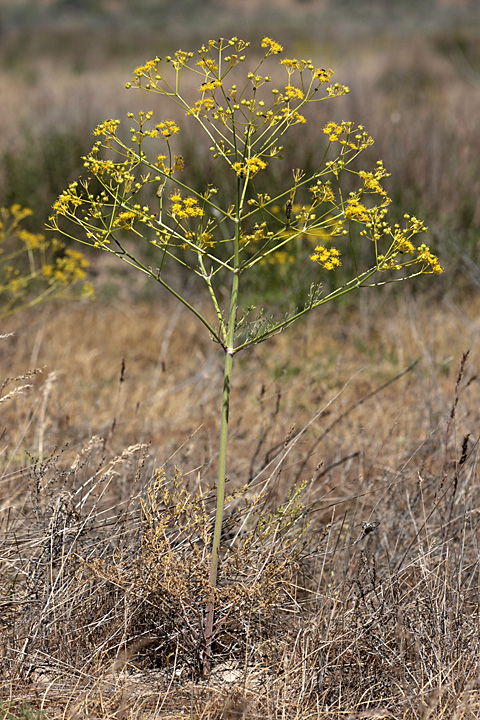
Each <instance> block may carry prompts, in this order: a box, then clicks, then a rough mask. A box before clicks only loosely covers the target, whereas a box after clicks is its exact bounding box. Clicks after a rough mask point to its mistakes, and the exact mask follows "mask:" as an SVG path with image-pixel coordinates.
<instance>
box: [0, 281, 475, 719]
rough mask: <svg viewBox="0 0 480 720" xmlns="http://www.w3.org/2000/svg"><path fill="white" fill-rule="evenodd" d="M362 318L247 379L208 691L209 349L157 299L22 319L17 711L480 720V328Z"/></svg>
mask: <svg viewBox="0 0 480 720" xmlns="http://www.w3.org/2000/svg"><path fill="white" fill-rule="evenodd" d="M359 299H360V306H359V308H358V310H355V311H353V310H351V309H350V310H348V311H347V310H343V311H341V310H339V311H337V312H330V313H328V315H327V314H326V313H324V314H323V315H322V314H321V313H319V314H317V315H315V316H312V318H311V319H310V320H309V321H308V322H305V323H303V324H302V325H299V326H298V327H297V328H295V329H294V330H293V331H292V332H291V333H290V334H289V333H285V334H284V335H280V336H279V337H277V338H276V339H275V340H274V341H273V343H272V344H271V345H270V347H268V344H265V345H263V346H260V347H259V348H258V349H257V351H256V352H255V353H252V354H250V355H248V356H245V357H244V358H243V359H242V358H241V356H240V358H239V360H238V363H237V366H236V377H235V380H234V388H233V393H234V397H233V415H232V435H231V449H230V471H229V472H230V484H229V486H230V488H231V492H232V490H234V489H235V488H237V489H239V488H241V487H244V486H245V489H244V490H243V491H242V492H240V493H235V492H234V493H233V496H232V498H231V499H230V501H229V503H228V520H227V524H226V531H225V537H224V542H223V543H222V545H223V564H222V571H221V577H220V588H219V598H218V608H219V611H218V616H217V620H218V624H217V627H216V641H215V642H216V644H215V656H216V663H215V667H214V672H213V673H212V676H211V677H210V678H209V679H208V680H201V679H200V678H199V674H198V669H199V658H200V653H201V650H202V635H201V632H202V617H203V612H204V604H205V582H206V573H207V563H208V547H209V545H208V541H209V536H210V532H211V518H212V510H213V498H212V492H211V490H210V489H209V487H210V486H211V484H212V483H213V482H214V480H215V471H216V468H215V464H216V453H217V434H218V404H219V400H220V385H221V370H220V358H219V356H218V354H217V353H216V350H215V347H214V346H213V345H209V344H208V341H202V340H201V339H200V338H199V336H198V334H197V333H198V327H197V326H196V325H195V323H194V322H193V321H191V320H190V319H189V318H188V317H187V316H186V314H184V313H183V312H179V313H177V312H176V311H175V309H174V308H172V307H169V306H168V304H166V303H165V302H163V303H158V304H154V303H153V304H150V305H148V306H146V305H145V306H138V305H137V306H135V305H131V304H128V303H126V302H125V301H123V302H121V303H117V304H116V306H115V305H113V304H112V305H101V304H97V305H87V306H84V307H80V306H75V307H73V306H72V307H58V308H56V309H55V310H52V309H50V310H45V311H43V312H42V313H37V314H33V313H32V314H29V315H27V314H25V315H23V316H22V315H21V316H18V317H16V318H13V319H11V320H10V322H9V325H8V327H6V328H5V330H6V331H8V330H9V331H12V332H14V333H15V334H14V335H13V336H10V337H5V338H3V339H2V342H1V346H0V352H1V357H2V368H3V374H4V376H8V377H11V378H17V379H16V380H15V379H12V380H10V381H9V382H8V383H7V384H6V385H5V387H4V388H3V391H2V396H3V398H6V399H5V401H4V402H2V427H1V432H2V445H1V448H0V451H1V455H0V460H1V468H2V475H1V485H0V507H1V512H0V523H1V534H0V557H1V563H2V566H1V570H0V603H1V605H2V621H1V622H2V629H1V638H2V641H1V648H0V663H1V676H2V684H1V693H2V695H3V697H4V698H5V699H6V700H7V699H10V700H12V701H13V700H16V701H28V702H29V703H30V706H31V712H32V713H34V712H36V711H37V710H39V709H43V710H44V711H45V712H46V714H47V717H65V718H67V717H68V718H72V717H74V718H87V717H89V718H97V717H98V718H110V717H112V718H123V717H125V718H127V717H129V718H130V717H138V718H144V717H145V718H147V717H148V718H151V717H159V718H160V717H161V718H172V719H173V718H175V719H177V718H205V719H207V718H208V719H212V718H225V719H227V718H230V719H233V718H245V719H247V718H257V717H259V716H263V717H265V718H277V717H278V718H279V717H282V718H283V717H284V718H302V719H304V718H309V717H312V718H314V717H315V718H332V717H335V718H340V717H342V718H343V717H350V718H360V717H378V718H380V717H394V718H405V719H407V718H408V719H410V718H427V717H430V718H452V717H455V718H458V719H460V718H467V717H474V716H476V714H477V713H478V711H479V702H478V677H479V673H480V668H479V667H478V650H479V645H480V633H479V630H478V628H479V623H478V620H479V618H478V615H479V608H480V605H479V596H478V580H479V578H478V547H477V542H478V530H479V527H478V512H479V500H480V498H479V496H478V482H477V477H476V472H477V453H478V445H477V441H478V430H477V426H478V407H479V401H478V400H479V399H478V380H477V366H478V347H477V346H478V341H479V332H480V324H479V321H478V305H475V304H474V303H472V302H471V301H469V302H468V303H467V302H466V303H464V304H462V305H452V304H451V303H449V302H448V300H445V301H444V302H443V303H441V304H437V305H430V304H429V303H428V302H427V299H426V297H425V296H424V297H423V298H419V299H417V300H416V301H414V300H412V299H411V298H409V297H406V296H403V297H395V296H393V295H392V296H390V297H389V296H384V298H383V300H382V301H379V300H376V299H375V298H374V296H373V295H372V296H368V295H367V294H364V295H363V296H359ZM467 350H470V352H469V354H468V356H467V354H466V351H467ZM415 361H417V363H416V364H415V365H414V366H412V363H414V362H415ZM32 368H42V372H41V373H36V374H32V373H30V372H29V371H30V370H31V369H32ZM406 370H408V371H407V372H405V371H406ZM28 385H31V387H30V388H28V387H25V386H28ZM21 386H24V387H23V389H22V390H21V389H20V387H21ZM16 388H18V392H16ZM8 393H12V394H11V396H10V397H8V398H7V397H6V396H7V395H8ZM175 466H178V467H179V468H180V470H181V473H182V475H181V476H180V475H179V474H178V473H179V471H175ZM160 467H163V468H164V472H165V475H166V478H167V480H165V481H163V480H162V477H161V474H160V475H159V473H158V472H155V468H160ZM175 477H176V478H177V480H176V481H175ZM301 481H304V482H305V483H306V484H305V487H304V489H303V492H302V503H303V505H302V507H300V506H298V504H297V503H296V502H294V501H293V500H291V501H290V505H289V506H288V507H287V509H285V503H288V500H287V498H288V492H289V490H291V488H292V486H293V485H294V484H295V483H299V482H301ZM257 496H258V497H257ZM279 505H280V506H283V507H284V510H283V511H282V512H281V513H280V514H279V513H277V514H275V513H274V510H275V508H276V507H278V506H279ZM267 511H268V512H270V513H273V514H271V515H270V516H268V512H267ZM267 517H269V519H268V521H267V522H266V525H265V518H267ZM262 523H263V524H262ZM365 523H367V524H366V525H365ZM19 714H20V713H19V712H17V716H19Z"/></svg>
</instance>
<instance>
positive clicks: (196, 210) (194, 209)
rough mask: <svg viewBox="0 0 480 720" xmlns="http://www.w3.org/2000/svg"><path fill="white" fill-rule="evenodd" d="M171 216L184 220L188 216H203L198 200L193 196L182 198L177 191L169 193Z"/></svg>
mask: <svg viewBox="0 0 480 720" xmlns="http://www.w3.org/2000/svg"><path fill="white" fill-rule="evenodd" d="M170 200H171V201H172V206H171V208H170V211H171V214H172V216H173V217H174V218H175V219H177V220H184V219H186V218H190V217H203V215H204V211H203V210H202V208H201V207H199V206H198V200H197V198H194V197H187V198H182V196H181V194H180V193H179V192H174V193H172V194H171V195H170Z"/></svg>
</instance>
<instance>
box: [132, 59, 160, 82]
mask: <svg viewBox="0 0 480 720" xmlns="http://www.w3.org/2000/svg"><path fill="white" fill-rule="evenodd" d="M159 62H160V60H159V58H155V60H147V62H146V63H145V65H140V66H139V67H137V68H135V70H134V76H135V77H137V78H140V77H142V75H148V74H149V73H150V72H151V71H152V70H154V69H155V68H156V66H157V64H158V63H159Z"/></svg>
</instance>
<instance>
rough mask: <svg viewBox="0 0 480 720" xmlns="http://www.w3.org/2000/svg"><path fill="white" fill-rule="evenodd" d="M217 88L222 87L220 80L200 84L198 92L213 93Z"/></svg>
mask: <svg viewBox="0 0 480 720" xmlns="http://www.w3.org/2000/svg"><path fill="white" fill-rule="evenodd" d="M219 87H222V83H221V82H220V80H210V81H209V82H204V83H202V84H201V85H200V87H199V88H198V92H201V93H204V92H215V90H216V89H217V88H219Z"/></svg>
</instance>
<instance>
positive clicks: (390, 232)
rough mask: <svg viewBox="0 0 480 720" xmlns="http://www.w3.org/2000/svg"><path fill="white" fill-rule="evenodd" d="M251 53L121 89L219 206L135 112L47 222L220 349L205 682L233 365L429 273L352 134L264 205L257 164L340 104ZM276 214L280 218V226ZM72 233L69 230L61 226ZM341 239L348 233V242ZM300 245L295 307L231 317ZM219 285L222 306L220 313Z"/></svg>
mask: <svg viewBox="0 0 480 720" xmlns="http://www.w3.org/2000/svg"><path fill="white" fill-rule="evenodd" d="M261 49H262V52H261V53H260V56H258V55H257V59H252V62H253V66H252V67H251V69H249V70H247V72H246V73H245V72H242V70H243V66H244V65H245V63H246V59H247V53H248V52H249V43H248V42H244V41H243V40H240V39H238V38H236V37H234V38H232V39H230V40H225V39H220V40H218V41H213V40H211V41H209V42H208V44H207V45H203V46H202V47H201V48H200V49H199V50H198V51H197V52H196V53H193V52H184V51H182V50H179V51H178V52H176V53H175V55H173V56H172V57H170V56H169V57H166V58H164V59H163V60H161V59H160V58H158V57H157V58H155V59H154V60H150V61H148V62H147V63H146V64H145V65H142V66H141V67H138V68H137V69H136V70H135V72H134V75H133V78H132V81H131V82H129V83H127V86H126V87H127V88H133V89H137V90H142V91H146V92H148V93H149V94H150V95H151V96H152V95H156V96H160V97H161V98H163V100H164V101H165V108H166V107H167V104H168V103H170V104H171V105H172V106H176V114H177V116H178V114H179V111H180V112H181V114H182V115H183V116H186V122H188V121H190V122H191V123H194V124H196V125H197V126H199V128H200V129H201V131H202V132H203V134H204V138H205V140H206V142H208V145H209V149H210V151H211V153H212V154H213V158H215V159H216V160H218V161H219V162H221V163H223V166H224V172H223V177H224V181H223V184H224V187H225V188H227V192H228V191H231V195H230V200H229V202H228V204H227V205H226V206H224V205H223V204H222V203H221V202H218V201H217V194H218V189H217V188H216V187H213V186H211V185H210V184H208V183H207V182H205V185H204V186H203V187H189V186H188V185H187V184H185V183H184V182H183V181H182V171H183V170H184V160H183V157H182V155H181V153H180V151H179V150H177V148H179V147H180V144H179V138H181V134H182V129H181V124H180V123H179V122H177V120H175V119H172V118H171V116H170V117H169V116H168V114H167V115H164V116H162V117H157V116H156V114H155V113H154V112H153V111H148V112H140V113H139V114H138V115H137V116H134V115H133V113H130V114H129V118H130V120H131V125H132V126H131V128H130V129H129V133H127V135H126V137H125V136H124V135H123V134H122V132H121V128H120V121H119V120H107V121H105V122H104V123H102V124H101V125H99V126H98V127H97V128H96V130H95V132H94V134H95V135H96V136H97V137H98V138H99V139H98V140H97V141H96V142H95V144H94V146H93V148H92V150H91V152H90V153H89V154H88V155H87V156H86V157H85V167H86V169H87V172H88V177H87V178H86V179H84V180H81V181H79V182H74V183H72V184H71V185H70V186H69V187H68V188H67V189H66V190H65V191H64V192H63V193H62V194H61V195H60V197H59V198H58V200H57V202H56V203H55V205H54V208H53V210H54V213H53V215H52V217H51V219H50V224H51V227H52V228H55V229H56V230H58V231H60V232H63V233H64V234H65V235H67V236H68V237H70V238H75V239H77V240H79V241H80V242H83V243H85V244H88V245H91V246H92V247H95V248H99V249H101V250H104V251H106V252H109V253H112V254H114V255H116V256H117V257H119V258H120V259H122V260H123V261H125V262H127V263H129V264H130V265H133V266H134V267H136V268H138V269H139V270H141V271H142V272H143V273H145V275H147V276H149V277H151V278H153V279H154V280H156V281H157V282H158V283H160V284H161V285H162V286H163V287H164V288H166V289H167V290H168V291H169V292H170V293H171V294H172V295H173V296H174V297H176V298H177V299H178V300H179V301H180V302H181V303H183V304H184V305H185V307H187V308H188V310H190V311H191V312H192V313H193V314H194V315H196V317H197V318H198V319H199V321H200V322H201V323H202V324H203V325H204V327H205V328H206V329H207V330H208V332H209V334H210V337H211V338H212V339H213V341H214V342H216V343H218V345H219V347H220V348H221V350H222V351H223V354H224V361H225V363H224V381H223V399H222V408H221V430H220V454H219V468H218V495H217V509H216V521H215V528H214V534H213V539H212V550H211V558H210V577H209V581H210V588H211V595H210V598H209V600H208V603H207V612H206V622H205V635H204V643H205V646H204V670H205V672H208V671H209V668H210V663H211V649H212V637H213V634H214V598H215V588H216V582H217V570H218V551H219V543H220V536H221V531H222V521H223V507H224V495H225V477H226V464H227V435H228V417H229V405H230V389H231V379H232V368H233V358H234V357H235V356H236V355H237V354H238V353H239V352H240V351H242V350H245V349H246V348H248V347H251V346H253V345H256V344H257V343H259V342H262V341H264V340H266V339H267V338H269V337H270V336H272V335H274V334H276V333H278V332H280V331H282V330H284V329H285V328H287V327H288V326H289V325H291V324H292V323H293V322H295V321H296V320H298V319H299V318H300V317H302V316H303V315H306V314H307V313H309V312H311V311H312V310H314V309H316V308H318V307H320V306H321V305H324V304H325V303H327V302H330V301H332V300H335V299H336V298H338V297H340V296H341V295H344V294H345V293H348V292H351V291H353V290H356V289H358V288H360V287H363V286H370V287H371V286H374V285H382V284H384V283H385V282H388V281H392V280H405V279H407V278H411V277H414V276H416V275H420V274H422V273H441V272H442V268H441V267H440V265H439V263H438V260H437V258H436V257H435V255H433V254H432V253H431V252H430V249H429V248H428V247H427V246H426V245H425V244H423V243H420V244H417V243H416V242H415V237H416V236H417V235H418V234H420V233H423V232H424V231H425V227H424V225H423V223H422V222H421V221H420V220H418V219H417V218H415V217H411V216H409V215H405V216H404V217H405V222H404V224H403V226H400V225H398V224H394V225H392V224H390V223H389V222H388V219H387V213H388V206H389V204H390V199H389V197H388V195H387V193H386V192H385V190H384V188H383V186H382V180H383V179H384V178H385V177H387V172H386V170H385V168H384V166H383V164H382V162H381V161H379V162H377V164H376V165H375V166H374V167H373V169H370V170H357V169H355V168H356V167H357V163H356V162H354V161H356V159H357V158H358V156H359V155H360V153H362V152H363V151H364V150H365V149H366V148H368V147H369V146H370V145H371V144H372V143H373V140H372V138H371V137H370V136H369V134H368V133H367V131H366V130H365V129H364V127H363V126H356V125H354V123H352V122H341V123H335V122H330V123H328V124H327V125H326V126H325V127H324V128H323V133H322V134H321V137H323V139H324V140H325V142H324V143H323V145H324V148H323V149H322V152H321V153H320V156H319V158H318V166H317V167H316V169H315V171H314V172H313V173H311V174H309V175H306V174H305V173H304V172H303V171H302V170H300V169H297V168H291V171H292V175H291V181H290V183H289V184H288V185H287V187H285V188H283V189H282V190H281V192H280V193H277V194H275V197H271V196H270V194H269V192H268V190H269V188H268V171H267V167H268V166H272V165H273V164H274V163H278V162H281V160H282V159H283V158H282V151H283V145H282V143H283V142H284V138H285V137H286V135H287V134H289V133H290V132H291V131H294V130H295V129H299V128H301V127H302V126H303V125H304V123H305V122H306V117H305V115H304V114H303V113H304V109H305V108H306V106H308V105H311V104H312V103H317V102H325V101H328V100H330V99H334V98H337V97H340V96H342V95H345V94H346V93H348V88H347V87H345V86H344V85H341V84H339V83H334V82H332V74H333V73H332V71H331V70H325V69H322V68H318V67H316V66H315V65H314V63H312V61H310V60H297V59H279V57H281V54H282V52H283V48H282V47H281V46H280V45H279V44H278V43H277V42H275V41H273V40H272V39H270V38H268V37H266V38H264V39H263V41H262V43H261ZM272 63H273V64H274V65H275V66H276V67H275V72H276V73H278V71H279V70H280V72H282V73H284V78H285V79H284V81H283V82H282V84H281V86H280V87H272V84H273V83H272V76H271V75H270V74H269V72H270V71H269V66H270V65H271V64H272ZM278 64H279V65H280V68H278ZM192 79H193V80H194V81H195V85H196V87H197V89H198V96H197V98H198V99H196V100H194V101H192V100H190V99H189V97H190V96H189V95H188V89H189V88H191V86H192V83H191V80H192ZM184 87H186V88H187V91H185V92H184ZM152 99H153V98H152ZM162 112H163V108H162ZM165 112H167V110H165ZM172 114H173V113H172ZM298 126H299V127H298ZM128 136H129V137H128ZM346 174H348V176H349V184H350V187H352V179H353V181H354V183H355V184H354V187H355V189H353V190H351V191H350V192H347V193H346V192H345V191H344V190H343V189H342V188H343V187H344V185H345V183H344V182H343V178H344V176H345V175H346ZM279 205H280V206H281V207H283V210H282V215H281V218H280V219H279V215H278V206H279ZM65 221H69V223H66V222H65ZM72 223H73V225H76V226H78V227H77V230H72V229H71V228H72ZM354 228H358V229H359V230H360V232H359V233H358V232H357V233H355V232H354ZM78 229H80V231H81V234H80V235H79V234H78ZM306 235H307V236H309V237H317V238H323V240H322V243H321V244H317V245H316V247H315V249H314V251H312V254H311V256H310V259H309V260H308V262H311V263H314V264H315V266H316V268H317V279H316V281H315V282H314V283H313V284H312V286H311V287H310V291H309V292H308V294H307V297H305V301H304V304H303V305H302V306H301V307H297V308H296V309H295V310H293V311H292V312H291V313H290V314H289V315H287V316H282V317H280V318H278V319H275V317H274V316H271V317H270V316H269V317H268V318H267V317H266V316H264V315H262V313H259V315H258V316H257V317H254V318H253V320H252V321H251V322H247V320H248V317H247V319H245V313H244V312H243V313H242V312H240V309H241V302H240V296H239V293H240V289H241V286H242V280H243V279H244V278H246V277H247V276H249V274H250V273H254V272H256V271H260V272H261V271H262V263H265V262H270V261H272V259H273V260H275V257H276V256H278V257H282V258H284V257H285V255H286V254H287V255H288V253H294V250H295V246H296V244H297V243H298V242H299V239H300V238H301V237H305V236H306ZM129 236H130V237H133V238H138V239H141V240H142V241H144V242H146V243H149V244H150V245H151V246H153V247H154V248H156V250H157V252H158V264H157V266H156V267H150V266H148V265H147V264H146V263H145V262H144V261H143V260H142V257H141V253H140V252H139V251H138V249H137V248H138V246H137V245H133V249H132V244H130V243H129V242H128V237H129ZM358 243H368V244H369V245H370V246H371V248H372V253H371V258H372V262H371V264H370V265H369V266H368V267H359V266H358V264H357V262H356V261H355V262H354V267H355V272H354V274H353V277H352V278H351V279H349V280H347V281H346V282H345V281H344V282H343V283H340V285H339V286H338V287H334V289H333V290H331V291H329V292H328V293H327V292H325V291H324V290H323V289H322V276H323V275H324V273H326V272H331V273H334V272H335V270H336V269H337V268H338V267H339V266H340V265H341V262H342V255H344V254H345V253H352V254H353V256H354V260H355V244H358ZM171 263H179V264H180V265H181V266H183V267H184V268H186V269H188V270H190V271H191V272H193V273H195V274H196V275H197V276H198V277H199V278H201V280H202V281H203V283H204V284H205V286H206V290H207V292H208V295H209V297H210V300H211V303H212V306H213V309H214V315H215V317H216V321H215V322H211V321H209V319H208V318H207V316H206V314H205V313H203V312H202V311H201V309H199V307H195V305H194V304H192V303H191V302H189V301H188V300H187V298H186V297H185V296H184V294H182V289H181V288H178V287H174V284H173V280H172V279H171V278H172V277H173V276H172V274H171V273H169V268H170V265H171ZM292 267H294V266H292ZM226 284H227V285H228V287H229V295H228V300H227V301H226V302H225V303H224V301H223V298H224V297H225V294H224V292H223V288H224V287H225V285H226ZM222 301H223V302H222ZM243 310H245V309H243Z"/></svg>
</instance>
